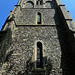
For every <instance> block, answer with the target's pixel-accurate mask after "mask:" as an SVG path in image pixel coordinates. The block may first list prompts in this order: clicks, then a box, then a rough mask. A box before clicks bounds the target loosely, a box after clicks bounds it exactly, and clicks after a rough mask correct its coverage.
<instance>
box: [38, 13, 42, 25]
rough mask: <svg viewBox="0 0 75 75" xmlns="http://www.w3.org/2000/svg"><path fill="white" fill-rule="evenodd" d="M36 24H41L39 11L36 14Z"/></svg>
mask: <svg viewBox="0 0 75 75" xmlns="http://www.w3.org/2000/svg"><path fill="white" fill-rule="evenodd" d="M37 24H41V13H38V14H37Z"/></svg>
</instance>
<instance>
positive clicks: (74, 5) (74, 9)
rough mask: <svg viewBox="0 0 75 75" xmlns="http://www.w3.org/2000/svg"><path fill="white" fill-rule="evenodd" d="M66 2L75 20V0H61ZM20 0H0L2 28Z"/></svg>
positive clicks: (0, 23)
mask: <svg viewBox="0 0 75 75" xmlns="http://www.w3.org/2000/svg"><path fill="white" fill-rule="evenodd" d="M61 1H62V3H63V4H65V7H66V9H67V10H68V11H69V13H70V14H71V16H72V18H73V20H74V22H75V15H74V14H75V0H61ZM17 2H18V0H1V1H0V30H1V28H2V26H3V25H4V23H5V21H6V19H7V17H8V15H9V13H10V11H12V10H13V8H14V6H15V5H16V4H17Z"/></svg>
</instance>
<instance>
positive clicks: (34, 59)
mask: <svg viewBox="0 0 75 75" xmlns="http://www.w3.org/2000/svg"><path fill="white" fill-rule="evenodd" d="M37 42H41V43H42V53H43V55H42V56H43V58H44V57H45V56H44V50H45V46H44V43H43V41H42V40H36V41H35V42H34V53H33V60H32V61H34V64H33V65H34V66H33V68H32V70H33V71H35V70H42V71H44V70H45V69H46V68H45V60H44V59H43V68H37V67H36V60H37Z"/></svg>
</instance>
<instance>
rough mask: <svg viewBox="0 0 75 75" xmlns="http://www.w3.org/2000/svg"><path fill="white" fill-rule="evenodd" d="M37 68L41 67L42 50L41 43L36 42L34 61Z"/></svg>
mask: <svg viewBox="0 0 75 75" xmlns="http://www.w3.org/2000/svg"><path fill="white" fill-rule="evenodd" d="M36 67H37V68H43V52H42V43H41V42H37V61H36Z"/></svg>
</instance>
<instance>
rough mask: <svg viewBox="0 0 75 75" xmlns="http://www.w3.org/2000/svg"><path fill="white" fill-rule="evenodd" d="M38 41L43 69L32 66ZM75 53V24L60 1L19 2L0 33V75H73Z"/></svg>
mask: <svg viewBox="0 0 75 75" xmlns="http://www.w3.org/2000/svg"><path fill="white" fill-rule="evenodd" d="M37 1H42V4H39V5H38V4H37V3H36V2H37ZM38 12H40V13H41V24H37V13H38ZM39 41H40V42H42V45H43V63H44V64H43V68H37V67H35V65H36V60H35V58H36V42H39ZM74 50H75V23H74V22H73V19H72V17H71V16H70V14H69V12H68V11H67V10H66V9H65V6H64V5H63V4H62V3H61V1H60V0H19V1H18V4H17V5H15V8H14V9H13V11H11V12H10V14H9V16H8V18H7V20H6V22H5V24H4V26H3V28H2V30H1V31H0V75H75V72H74V70H75V69H74V67H75V60H74V59H75V55H74V54H75V51H74Z"/></svg>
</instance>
